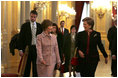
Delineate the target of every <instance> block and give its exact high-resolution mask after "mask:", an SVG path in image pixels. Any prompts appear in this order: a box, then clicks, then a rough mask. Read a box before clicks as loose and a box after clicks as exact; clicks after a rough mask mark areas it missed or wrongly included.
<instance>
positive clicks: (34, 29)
mask: <svg viewBox="0 0 118 78" xmlns="http://www.w3.org/2000/svg"><path fill="white" fill-rule="evenodd" d="M32 45H36V28H35V26H34V23H33V24H32Z"/></svg>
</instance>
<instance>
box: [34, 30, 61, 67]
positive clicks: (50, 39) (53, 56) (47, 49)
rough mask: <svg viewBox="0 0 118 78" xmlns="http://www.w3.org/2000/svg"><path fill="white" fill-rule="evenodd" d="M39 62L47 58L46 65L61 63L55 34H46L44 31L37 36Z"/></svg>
mask: <svg viewBox="0 0 118 78" xmlns="http://www.w3.org/2000/svg"><path fill="white" fill-rule="evenodd" d="M36 48H37V64H41V60H45V62H46V65H50V64H52V63H53V64H54V63H55V64H56V63H60V62H61V61H60V56H59V50H58V44H57V38H56V36H55V35H52V34H50V35H46V34H45V33H44V32H42V33H41V34H39V35H38V36H37V42H36Z"/></svg>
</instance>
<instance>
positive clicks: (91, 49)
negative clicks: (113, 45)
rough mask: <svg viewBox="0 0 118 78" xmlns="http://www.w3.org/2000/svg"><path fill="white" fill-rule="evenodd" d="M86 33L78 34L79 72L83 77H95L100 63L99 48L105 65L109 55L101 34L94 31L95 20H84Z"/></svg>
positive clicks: (88, 18)
mask: <svg viewBox="0 0 118 78" xmlns="http://www.w3.org/2000/svg"><path fill="white" fill-rule="evenodd" d="M82 21H83V26H84V29H85V30H84V31H82V32H79V33H78V34H77V40H76V41H77V47H78V55H79V57H78V61H79V71H80V75H81V76H82V77H94V76H95V71H96V68H97V65H98V62H99V60H100V59H99V53H98V49H97V46H98V47H99V49H100V51H101V52H102V54H103V56H104V58H105V63H106V64H107V62H108V55H107V53H106V51H105V49H104V46H103V44H102V41H101V35H100V33H99V32H97V31H95V30H93V27H94V20H93V19H92V18H90V17H86V18H84V19H83V20H82Z"/></svg>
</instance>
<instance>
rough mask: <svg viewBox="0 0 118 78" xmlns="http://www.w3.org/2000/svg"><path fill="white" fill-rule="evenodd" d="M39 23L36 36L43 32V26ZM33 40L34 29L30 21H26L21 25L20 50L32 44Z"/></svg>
mask: <svg viewBox="0 0 118 78" xmlns="http://www.w3.org/2000/svg"><path fill="white" fill-rule="evenodd" d="M36 24H37V31H36V36H37V35H38V34H40V33H42V27H41V25H40V24H39V23H36ZM31 42H32V31H31V26H30V22H26V23H24V24H23V25H22V26H21V31H20V33H19V42H18V46H19V50H23V52H24V50H25V47H26V46H27V45H28V46H30V45H31Z"/></svg>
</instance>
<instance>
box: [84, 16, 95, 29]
mask: <svg viewBox="0 0 118 78" xmlns="http://www.w3.org/2000/svg"><path fill="white" fill-rule="evenodd" d="M82 21H83V22H84V21H86V22H87V24H89V25H90V26H91V29H93V27H94V20H93V19H92V18H90V17H86V18H84V19H83V20H82Z"/></svg>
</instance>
